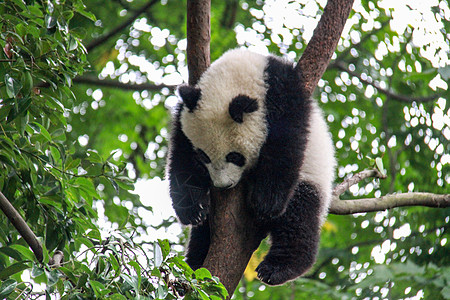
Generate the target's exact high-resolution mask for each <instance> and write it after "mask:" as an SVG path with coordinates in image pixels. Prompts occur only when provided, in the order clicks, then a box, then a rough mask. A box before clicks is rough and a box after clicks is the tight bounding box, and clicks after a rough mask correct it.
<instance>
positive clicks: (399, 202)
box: [329, 169, 450, 215]
mask: <svg viewBox="0 0 450 300" xmlns="http://www.w3.org/2000/svg"><path fill="white" fill-rule="evenodd" d="M369 177H375V178H380V179H385V178H386V175H384V174H382V173H381V172H380V171H378V170H377V169H370V170H364V171H361V172H359V173H357V174H355V175H353V176H352V177H350V178H348V179H346V180H344V181H343V182H342V183H341V184H338V185H337V186H336V187H335V188H334V190H333V200H332V202H331V207H330V209H329V213H330V214H335V215H349V214H355V213H365V212H373V211H382V210H386V209H390V208H394V207H402V206H428V207H439V208H442V207H449V206H450V194H442V195H441V194H432V193H401V194H389V195H385V196H382V197H380V198H365V199H355V200H340V199H339V195H341V194H343V193H344V192H345V191H346V190H348V189H349V188H350V187H351V186H352V185H354V184H357V183H358V182H360V181H362V180H364V179H366V178H369Z"/></svg>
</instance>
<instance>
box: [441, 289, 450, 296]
mask: <svg viewBox="0 0 450 300" xmlns="http://www.w3.org/2000/svg"><path fill="white" fill-rule="evenodd" d="M441 295H442V297H444V299H450V287H449V286H446V287H444V288H443V289H442V290H441Z"/></svg>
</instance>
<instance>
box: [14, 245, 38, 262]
mask: <svg viewBox="0 0 450 300" xmlns="http://www.w3.org/2000/svg"><path fill="white" fill-rule="evenodd" d="M10 248H13V249H14V250H16V251H18V252H19V253H20V254H21V255H22V256H23V257H24V258H26V259H28V260H30V261H32V260H34V259H35V256H34V253H33V251H31V250H30V248H28V247H25V246H22V245H19V244H14V245H11V246H10Z"/></svg>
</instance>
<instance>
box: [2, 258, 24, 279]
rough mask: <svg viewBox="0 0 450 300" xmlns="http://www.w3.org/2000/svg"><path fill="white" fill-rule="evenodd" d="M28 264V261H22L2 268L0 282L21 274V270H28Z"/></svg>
mask: <svg viewBox="0 0 450 300" xmlns="http://www.w3.org/2000/svg"><path fill="white" fill-rule="evenodd" d="M28 263H29V261H22V262H18V263H15V264H12V265H10V266H8V267H6V268H4V269H3V270H1V271H0V280H4V279H6V278H8V277H10V276H12V275H14V274H16V273H19V272H22V271H23V270H25V269H28V268H30V265H29V264H28Z"/></svg>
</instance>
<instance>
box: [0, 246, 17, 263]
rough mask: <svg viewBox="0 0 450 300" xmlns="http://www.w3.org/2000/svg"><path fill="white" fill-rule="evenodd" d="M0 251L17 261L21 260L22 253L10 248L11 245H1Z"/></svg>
mask: <svg viewBox="0 0 450 300" xmlns="http://www.w3.org/2000/svg"><path fill="white" fill-rule="evenodd" d="M0 252H2V253H3V254H6V255H8V256H9V257H12V258H14V259H15V260H17V261H21V260H22V255H21V254H20V252H19V251H17V250H15V249H13V248H11V247H1V248H0Z"/></svg>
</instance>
